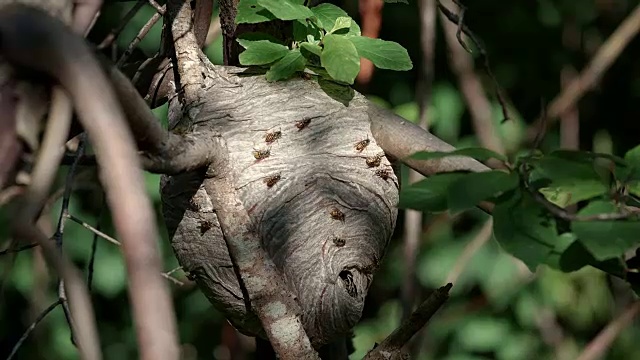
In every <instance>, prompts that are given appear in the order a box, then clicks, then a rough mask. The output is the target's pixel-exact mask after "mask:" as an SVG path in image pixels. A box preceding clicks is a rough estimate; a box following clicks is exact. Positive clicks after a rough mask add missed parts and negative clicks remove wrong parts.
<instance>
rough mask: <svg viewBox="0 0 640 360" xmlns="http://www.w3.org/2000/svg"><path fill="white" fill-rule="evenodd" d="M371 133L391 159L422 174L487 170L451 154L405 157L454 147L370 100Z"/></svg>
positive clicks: (450, 149)
mask: <svg viewBox="0 0 640 360" xmlns="http://www.w3.org/2000/svg"><path fill="white" fill-rule="evenodd" d="M368 113H369V119H370V120H371V132H372V133H373V136H374V137H375V139H376V142H377V143H378V144H379V145H380V147H381V148H382V149H383V150H384V151H385V153H386V154H387V155H389V156H391V157H393V158H396V159H398V160H400V161H402V162H403V163H404V164H406V165H407V166H409V167H410V168H412V169H414V170H416V171H417V172H419V173H421V174H422V175H425V176H429V175H433V174H436V173H441V172H452V171H473V172H481V171H487V170H489V168H488V167H487V166H485V165H483V164H481V163H480V162H478V161H476V160H473V159H471V158H467V157H458V156H451V157H445V158H442V159H437V160H414V159H408V157H409V156H410V155H413V154H415V153H416V152H418V151H452V150H455V148H454V147H453V146H451V145H449V144H447V143H446V142H444V141H442V140H440V139H438V138H437V137H435V136H434V135H432V134H431V133H429V132H428V131H426V130H424V129H422V128H421V127H419V126H417V125H415V124H413V123H411V122H409V121H407V120H405V119H403V118H402V117H400V116H398V115H396V114H394V113H393V112H392V111H391V110H387V109H383V108H380V107H379V106H377V105H375V104H373V103H370V105H369V111H368Z"/></svg>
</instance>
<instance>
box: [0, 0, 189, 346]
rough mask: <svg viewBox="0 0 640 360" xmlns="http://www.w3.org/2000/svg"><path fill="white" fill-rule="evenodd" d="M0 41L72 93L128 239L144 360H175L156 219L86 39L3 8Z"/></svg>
mask: <svg viewBox="0 0 640 360" xmlns="http://www.w3.org/2000/svg"><path fill="white" fill-rule="evenodd" d="M24 24H29V26H28V27H25V26H24ZM0 37H1V38H2V41H1V42H0V46H1V47H0V49H1V51H2V54H3V56H4V57H5V58H6V59H7V60H8V61H10V62H12V63H14V64H16V65H20V66H23V67H27V68H30V69H32V70H36V71H42V72H45V73H46V74H48V75H50V76H52V77H53V78H55V79H56V80H58V81H59V82H60V84H61V85H62V86H63V87H64V88H65V89H66V90H67V91H68V92H69V93H70V95H71V98H72V99H73V102H74V105H75V106H76V110H77V113H78V115H79V119H80V121H81V123H82V125H83V126H84V128H85V130H86V131H87V134H88V135H89V138H90V140H91V141H92V144H93V145H94V147H95V149H96V155H97V158H98V161H99V163H100V165H101V166H102V169H103V172H102V174H101V175H102V182H103V184H104V187H105V192H106V194H107V200H108V203H109V205H110V208H111V210H112V213H113V215H114V224H115V226H116V229H117V230H118V233H119V234H120V237H121V238H122V239H123V252H124V256H125V261H126V264H127V271H128V274H129V285H130V288H129V289H130V291H129V295H130V298H131V302H132V304H133V312H134V316H135V323H136V327H137V329H136V330H137V335H138V341H139V345H140V353H141V357H142V358H144V359H177V358H178V357H179V355H178V354H179V350H178V343H177V335H176V328H175V315H174V312H173V307H172V302H171V297H170V296H169V291H168V287H167V284H166V283H165V282H164V281H162V279H160V278H159V277H158V276H157V273H158V272H159V271H160V270H161V262H160V255H159V251H158V248H157V244H156V239H158V238H159V236H158V234H157V227H156V225H155V216H154V215H153V211H152V209H151V204H150V202H149V199H148V198H147V196H146V191H145V185H144V180H143V177H142V173H141V171H140V165H139V160H138V157H137V155H136V149H135V147H134V145H133V144H134V143H133V138H132V136H131V133H130V132H129V130H128V129H127V128H126V125H125V122H124V121H123V115H122V111H121V108H120V105H119V104H118V102H117V100H116V98H115V96H114V94H113V90H112V88H111V86H110V84H109V82H108V80H107V78H106V77H105V75H104V73H103V72H102V71H101V69H100V67H99V65H98V63H97V62H96V60H95V58H94V56H93V54H92V52H91V50H90V49H89V48H88V47H87V45H86V44H85V42H84V40H83V39H82V38H81V37H78V36H76V35H75V34H73V33H71V32H70V31H69V30H68V29H67V28H66V27H65V26H64V24H62V23H61V22H59V21H57V20H56V19H53V18H51V17H49V16H48V15H47V14H46V13H44V12H42V11H40V10H37V9H34V8H30V7H26V6H22V5H8V6H5V7H3V8H2V11H0ZM27 230H29V229H27ZM41 245H42V244H41ZM67 284H68V285H69V283H68V282H67Z"/></svg>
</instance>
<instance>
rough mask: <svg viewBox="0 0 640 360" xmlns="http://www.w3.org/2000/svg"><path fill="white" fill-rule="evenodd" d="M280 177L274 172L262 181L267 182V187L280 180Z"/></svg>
mask: <svg viewBox="0 0 640 360" xmlns="http://www.w3.org/2000/svg"><path fill="white" fill-rule="evenodd" d="M281 178H282V177H281V176H280V174H276V175H271V176H268V177H266V178H265V179H264V183H265V184H267V187H272V186H273V185H275V184H276V183H277V182H278V181H280V179H281Z"/></svg>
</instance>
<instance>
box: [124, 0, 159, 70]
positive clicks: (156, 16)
mask: <svg viewBox="0 0 640 360" xmlns="http://www.w3.org/2000/svg"><path fill="white" fill-rule="evenodd" d="M162 9H164V5H163V7H162ZM161 17H162V15H161V14H160V12H157V13H155V14H153V16H151V18H150V19H149V21H147V23H146V24H144V26H143V27H142V28H141V29H140V31H139V32H138V35H136V37H135V38H134V39H133V40H132V41H131V43H130V44H129V46H127V49H126V50H125V51H124V53H123V54H122V56H120V59H118V62H117V63H116V66H117V67H118V68H121V67H122V65H124V63H125V61H127V59H129V56H131V54H132V53H133V50H134V49H135V48H136V46H138V44H140V42H141V41H142V39H144V37H145V36H147V34H148V33H149V31H150V30H151V28H153V25H155V24H156V23H157V22H158V20H160V18H161Z"/></svg>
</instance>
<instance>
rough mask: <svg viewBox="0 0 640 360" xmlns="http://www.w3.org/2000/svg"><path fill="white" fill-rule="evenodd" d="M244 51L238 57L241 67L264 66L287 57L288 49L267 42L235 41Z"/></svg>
mask: <svg viewBox="0 0 640 360" xmlns="http://www.w3.org/2000/svg"><path fill="white" fill-rule="evenodd" d="M237 41H238V43H240V45H242V46H243V47H244V48H245V49H246V50H245V51H243V52H242V53H240V56H238V58H239V60H240V64H241V65H265V64H270V63H272V62H274V61H276V60H279V59H281V58H282V57H283V56H285V55H287V53H288V52H289V48H288V47H286V46H284V45H280V44H276V43H273V42H271V41H268V40H258V41H250V40H243V39H238V40H237Z"/></svg>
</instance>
